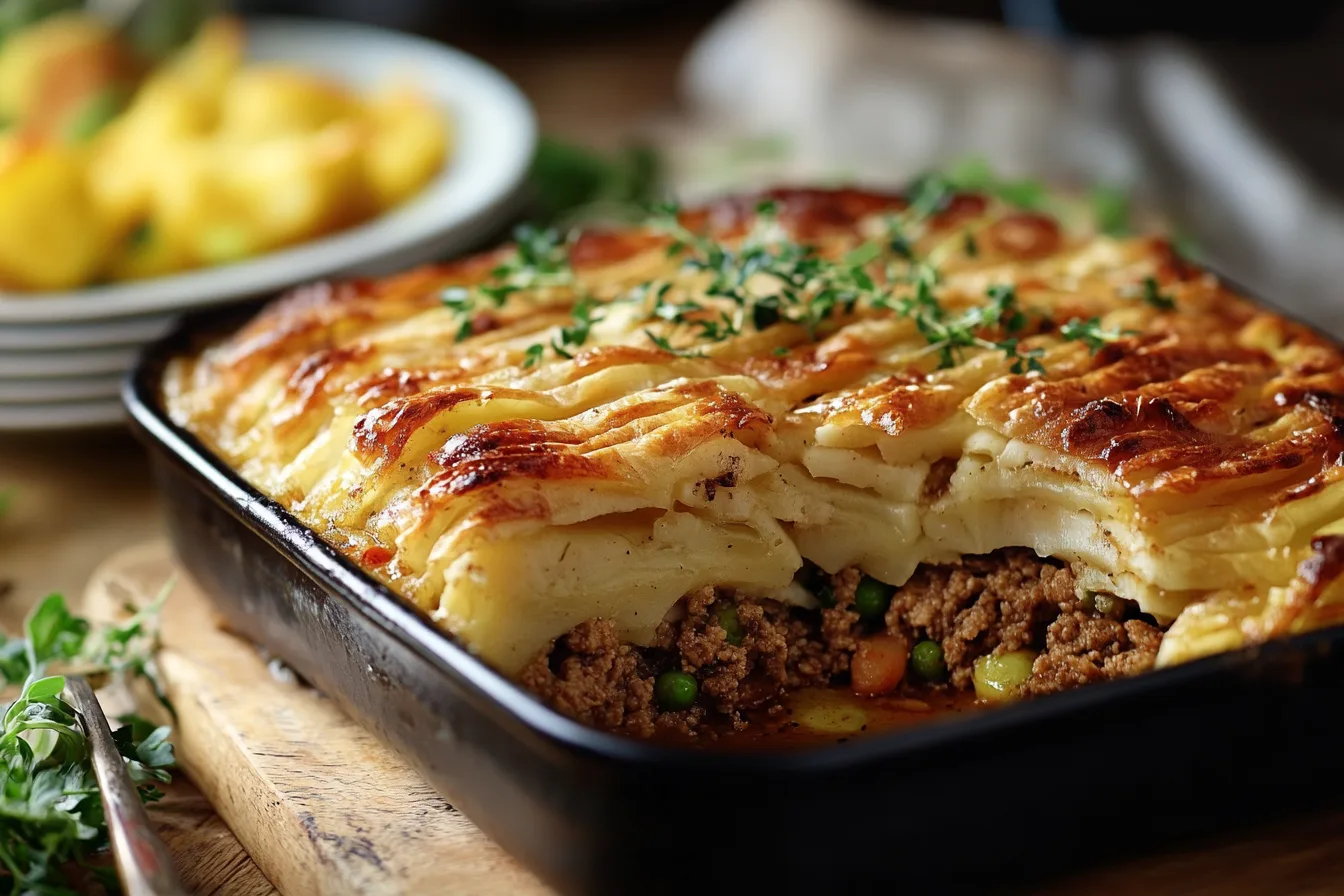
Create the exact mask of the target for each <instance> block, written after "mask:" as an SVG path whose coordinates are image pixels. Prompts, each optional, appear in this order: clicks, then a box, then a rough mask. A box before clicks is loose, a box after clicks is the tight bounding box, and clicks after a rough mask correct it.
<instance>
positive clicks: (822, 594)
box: [811, 580, 835, 609]
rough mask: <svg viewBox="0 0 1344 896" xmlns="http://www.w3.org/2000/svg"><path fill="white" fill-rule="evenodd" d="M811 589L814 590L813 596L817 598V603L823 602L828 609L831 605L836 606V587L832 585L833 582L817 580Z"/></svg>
mask: <svg viewBox="0 0 1344 896" xmlns="http://www.w3.org/2000/svg"><path fill="white" fill-rule="evenodd" d="M811 590H812V596H813V597H815V598H816V599H817V603H819V604H821V605H822V606H823V607H826V608H827V609H830V608H831V607H833V606H835V589H834V588H832V587H831V583H830V582H829V581H826V580H822V581H820V582H817V583H816V584H815V585H813V586H812V589H811Z"/></svg>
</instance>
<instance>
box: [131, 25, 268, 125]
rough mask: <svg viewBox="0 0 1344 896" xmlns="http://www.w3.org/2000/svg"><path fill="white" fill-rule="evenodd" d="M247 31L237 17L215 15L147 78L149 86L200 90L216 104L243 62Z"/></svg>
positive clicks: (210, 103) (204, 98)
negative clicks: (169, 84) (169, 86)
mask: <svg viewBox="0 0 1344 896" xmlns="http://www.w3.org/2000/svg"><path fill="white" fill-rule="evenodd" d="M243 46H244V34H243V26H242V23H241V22H239V21H238V20H237V19H230V18H217V19H211V20H210V21H208V22H206V23H205V24H204V25H202V26H201V29H200V31H198V32H197V33H196V36H195V37H193V38H192V39H191V42H190V43H188V44H187V45H186V46H185V47H183V48H182V49H181V50H180V51H179V52H178V53H177V54H175V55H174V56H173V57H172V58H171V59H169V60H168V61H167V62H166V63H164V64H163V65H162V66H160V67H159V68H158V69H157V70H155V72H154V73H153V74H152V75H151V76H150V77H149V79H148V80H147V81H146V84H145V86H146V87H147V88H152V87H153V86H154V85H157V84H163V83H171V84H175V85H177V86H179V87H182V88H185V89H187V90H190V91H192V92H193V93H195V94H196V96H197V98H198V99H199V100H202V101H204V102H205V103H206V104H207V105H208V106H210V107H211V108H214V107H216V106H217V104H218V102H219V98H220V96H221V95H222V94H223V93H224V90H225V88H226V87H227V86H228V84H229V81H230V80H231V79H232V78H233V77H234V75H236V74H237V73H238V71H239V68H240V67H241V66H242V64H243Z"/></svg>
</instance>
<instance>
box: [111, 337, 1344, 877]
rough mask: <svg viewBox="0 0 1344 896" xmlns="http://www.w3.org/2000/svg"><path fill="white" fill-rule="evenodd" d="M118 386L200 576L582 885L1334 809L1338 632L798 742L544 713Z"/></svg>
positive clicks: (1046, 849) (519, 840) (1144, 840)
mask: <svg viewBox="0 0 1344 896" xmlns="http://www.w3.org/2000/svg"><path fill="white" fill-rule="evenodd" d="M219 327H220V317H219V315H215V316H213V317H202V316H197V318H195V319H192V320H189V321H188V322H186V324H185V325H184V326H183V327H181V328H180V329H179V331H178V332H177V333H176V334H175V335H173V336H170V337H168V338H167V339H165V340H163V341H161V342H160V343H158V344H157V345H155V346H153V347H152V348H151V349H150V350H149V351H148V352H147V353H146V354H145V356H144V357H143V358H142V361H141V363H140V365H139V367H138V368H137V369H136V370H135V371H134V372H133V374H132V376H131V378H130V379H129V380H128V381H127V383H126V387H125V394H124V397H125V401H126V404H127V407H128V408H129V411H130V415H131V419H132V422H133V426H134V428H135V430H136V431H137V433H138V435H139V436H140V438H141V439H142V440H143V441H144V442H145V444H146V445H147V446H148V448H149V449H150V453H151V455H152V459H153V464H154V468H155V474H156V477H157V481H158V483H159V485H160V487H161V490H162V494H163V497H164V500H165V503H166V507H167V513H168V524H169V532H170V533H171V536H172V540H173V543H174V546H175V548H176V550H177V552H178V555H179V557H180V558H181V561H182V563H183V564H184V565H185V567H186V569H187V570H189V571H190V573H191V574H192V575H193V576H194V577H195V578H196V579H197V580H198V581H199V582H200V583H201V585H202V586H203V587H204V588H205V590H206V591H207V592H208V593H209V594H210V595H211V596H212V599H213V600H214V602H215V604H216V606H217V607H218V609H219V610H220V611H221V613H222V614H223V615H224V617H225V618H226V619H227V621H228V623H229V625H230V626H231V627H233V628H234V629H236V630H237V631H239V632H241V633H243V634H245V635H246V636H248V637H250V638H252V639H253V640H255V641H256V642H258V643H260V644H262V645H265V646H266V647H267V648H269V649H270V650H272V651H274V652H276V653H277V654H279V655H280V656H282V657H283V658H284V659H285V660H286V661H287V662H288V663H290V664H291V665H292V666H294V668H296V669H297V670H298V671H299V672H300V673H302V674H303V675H304V676H306V677H307V678H308V680H309V681H311V682H312V683H314V684H315V685H316V686H317V687H318V688H320V689H321V690H323V691H324V692H326V693H327V694H328V695H330V696H331V697H332V698H334V699H335V700H336V701H337V702H338V703H339V704H340V705H341V706H342V707H343V708H344V710H345V711H346V712H348V713H349V714H350V715H351V716H352V717H354V718H355V719H357V720H358V721H359V722H361V723H362V724H363V725H364V726H366V727H367V728H369V729H370V730H371V731H373V732H374V733H375V734H376V735H377V736H378V737H380V738H381V739H382V740H384V741H385V742H386V743H387V744H389V745H390V746H391V747H392V748H394V749H395V750H397V751H398V752H399V753H400V754H401V755H402V756H404V757H405V758H406V759H407V760H409V761H410V762H411V763H412V764H414V765H415V766H416V767H417V768H418V769H419V770H420V771H421V772H422V773H423V774H424V775H425V777H426V778H427V779H428V780H429V781H430V782H431V783H432V784H433V785H434V786H435V787H437V788H438V789H440V790H441V791H442V792H443V793H444V794H445V795H446V796H448V797H449V798H450V799H451V800H453V801H454V802H455V804H456V805H457V806H458V807H459V808H461V809H462V811H463V812H465V813H466V814H467V815H468V816H469V817H470V818H471V819H472V820H473V821H475V822H476V823H477V824H478V825H479V826H480V827H481V828H482V829H483V830H484V831H485V832H486V833H487V834H489V835H490V836H491V837H492V838H494V839H495V840H496V841H498V842H499V843H500V844H501V845H502V846H503V847H504V848H505V849H506V850H508V851H509V852H510V853H512V854H513V855H514V856H516V857H517V858H518V859H520V860H521V861H522V862H523V863H524V864H526V865H527V866H528V867H529V868H531V869H532V870H533V871H535V872H536V873H537V874H538V875H539V876H541V877H542V878H543V879H544V880H546V881H547V882H549V883H550V884H552V885H553V886H555V887H556V888H558V889H559V890H561V891H563V892H566V893H633V892H646V893H657V892H667V893H672V892H682V893H684V892H688V891H689V892H702V891H712V892H727V891H733V892H747V893H754V892H762V891H764V890H766V889H769V890H772V891H776V892H800V893H803V892H806V893H812V894H815V893H818V892H821V893H828V892H839V891H854V890H868V889H875V888H878V887H883V888H886V887H897V886H901V887H909V886H913V885H916V884H921V883H925V884H927V883H933V884H937V885H939V886H940V887H943V888H947V887H948V886H952V887H953V888H954V890H953V891H959V889H960V888H962V887H965V886H968V885H971V884H975V885H977V888H992V889H1000V888H1005V887H1016V886H1020V885H1023V884H1026V883H1029V882H1034V881H1039V880H1040V879H1041V878H1042V877H1053V876H1055V875H1058V874H1059V873H1060V872H1062V871H1064V870H1066V869H1069V868H1073V867H1076V866H1078V865H1080V864H1087V863H1093V862H1098V861H1102V860H1105V859H1108V858H1115V857H1117V856H1120V855H1124V854H1129V853H1132V852H1134V851H1137V850H1147V849H1152V848H1160V847H1161V846H1163V845H1167V844H1172V843H1175V842H1178V841H1180V840H1183V839H1186V838H1188V837H1190V836H1192V835H1196V834H1199V833H1204V832H1208V831H1210V830H1212V829H1214V828H1218V827H1224V826H1228V825H1232V824H1238V823H1245V822H1249V821H1254V820H1258V819H1263V818H1266V817H1268V816H1270V815H1276V814H1281V813H1283V812H1287V811H1295V810H1300V809H1302V808H1305V807H1307V806H1315V805H1321V804H1323V803H1327V802H1329V803H1333V802H1337V801H1339V800H1340V798H1341V796H1344V773H1341V760H1340V748H1341V743H1344V741H1342V740H1341V735H1344V721H1341V719H1344V713H1341V712H1340V708H1341V707H1344V649H1342V648H1344V629H1339V628H1337V629H1332V630H1327V631H1320V632H1314V633H1310V634H1306V635H1301V636H1298V637H1294V638H1291V639H1284V640H1280V641H1277V642H1274V643H1271V644H1268V645H1266V646H1264V647H1262V648H1258V649H1251V650H1243V651H1240V652H1236V653H1229V654H1224V655H1221V656H1216V657H1211V658H1208V659H1204V660H1201V661H1198V662H1194V663H1190V664H1188V665H1184V666H1180V667H1176V668H1172V669H1165V670H1162V671H1157V672H1151V673H1148V674H1145V675H1141V676H1138V677H1136V678H1132V679H1128V680H1123V681H1117V682H1113V683H1108V684H1097V685H1090V686H1088V687H1085V688H1082V689H1079V690H1076V691H1072V692H1068V693H1063V694H1058V695H1054V696H1050V697H1046V698H1042V699H1038V700H1034V701H1028V702H1024V703H1020V704H1016V705H1012V706H1008V707H1005V708H1001V709H997V710H994V711H989V712H984V713H976V714H971V715H966V716H960V717H958V716H952V717H948V718H944V719H934V720H931V721H930V722H929V723H928V724H927V725H925V726H923V727H920V728H916V729H914V730H907V731H902V732H894V733H890V734H880V735H873V736H870V737H867V738H864V739H859V740H856V741H853V742H850V743H845V744H837V745H834V746H828V747H825V748H818V749H814V750H806V751H801V752H783V753H752V754H745V753H744V754H737V753H718V752H712V751H701V750H689V749H673V748H669V747H660V746H656V745H652V744H648V743H644V742H640V741H635V740H631V739H626V738H622V737H618V736H615V735H610V734H606V733H603V732H600V731H595V730H593V729H590V728H586V727H584V726H581V725H579V724H577V723H575V722H572V721H570V720H569V719H566V718H564V717H562V716H560V715H559V714H557V713H555V712H553V711H551V710H550V709H548V708H546V707H545V706H543V705H541V704H540V703H539V702H537V701H536V700H534V699H533V698H532V697H531V696H529V695H528V694H526V693H525V692H523V691H522V690H520V689H519V688H518V687H516V686H515V685H514V684H513V683H512V682H510V681H509V680H508V679H506V678H505V677H503V676H501V675H500V674H498V673H496V672H495V671H494V670H492V669H490V668H489V667H488V666H486V665H484V664H483V663H481V662H480V661H479V660H477V659H475V658H474V657H473V656H472V655H471V654H470V653H468V652H467V651H466V650H465V649H463V648H462V647H461V646H460V645H458V644H457V643H455V642H454V641H453V640H452V639H451V638H450V637H449V636H447V635H446V634H445V633H444V632H443V631H442V630H440V629H439V628H437V627H436V626H435V625H434V624H433V622H431V621H430V620H429V618H428V617H427V616H425V615H424V614H423V613H421V612H419V611H418V610H416V609H415V608H413V607H412V606H410V605H409V604H407V603H406V602H404V601H403V600H402V599H401V598H399V597H398V596H397V595H396V594H394V593H393V592H391V591H390V590H389V589H387V588H385V587H384V586H382V585H381V584H379V583H378V582H376V581H375V580H373V579H372V578H370V577H369V576H367V575H365V574H364V573H363V572H362V571H361V570H360V569H359V568H357V567H356V566H355V565H354V564H352V563H351V562H349V561H348V560H347V559H346V558H345V557H344V556H342V555H341V554H340V553H339V552H337V551H336V550H334V549H333V548H331V547H329V546H328V545H327V544H326V543H324V542H323V541H322V540H320V539H319V538H318V537H317V536H316V535H315V534H314V533H313V532H312V531H310V530H309V529H307V528H305V527H304V526H303V525H302V524H300V523H299V522H298V521H297V520H296V519H295V518H294V517H292V516H290V515H289V514H288V513H287V512H286V511H285V510H284V509H283V508H281V507H280V506H279V505H278V504H276V503H274V502H273V501H271V500H269V499H267V498H266V497H264V496H262V495H261V494H260V493H258V492H257V491H256V490H255V489H253V488H252V487H251V486H249V485H248V484H247V483H245V482H244V481H243V480H242V479H240V478H239V477H238V476H237V475H236V474H235V473H234V472H232V471H231V470H230V469H228V468H227V467H225V466H224V465H223V464H222V463H221V462H220V461H219V460H218V459H217V458H215V457H214V456H213V455H212V454H211V453H210V452H209V450H207V449H206V448H205V447H204V446H203V445H202V444H200V443H199V442H198V441H197V440H196V439H195V438H194V437H193V436H191V435H190V434H188V433H187V432H185V431H183V430H182V429H180V428H179V427H177V426H175V425H174V424H173V423H172V422H171V421H170V420H169V419H168V417H167V416H166V414H165V413H164V411H163V409H162V407H161V404H160V400H159V382H160V378H161V375H162V372H163V368H164V364H165V363H166V361H167V360H168V359H169V358H170V357H171V356H172V355H174V354H176V353H178V352H181V351H185V350H187V349H188V348H189V347H190V343H191V341H192V339H193V338H194V336H195V337H198V336H199V335H200V334H202V333H208V332H212V331H213V332H218V331H219Z"/></svg>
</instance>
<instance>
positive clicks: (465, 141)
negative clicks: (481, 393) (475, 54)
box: [0, 20, 536, 431]
mask: <svg viewBox="0 0 1344 896" xmlns="http://www.w3.org/2000/svg"><path fill="white" fill-rule="evenodd" d="M248 55H249V56H250V57H252V58H255V59H258V60H266V61H281V62H286V63H293V64H296V65H299V66H303V67H305V68H309V69H313V70H316V71H320V72H325V73H327V74H329V75H330V76H332V77H334V78H339V79H341V80H343V81H345V82H347V83H351V84H353V85H355V86H356V87H364V88H367V87H371V86H373V85H375V84H377V83H379V82H380V81H382V80H383V79H385V78H388V77H391V76H397V77H405V78H409V79H412V80H413V81H414V82H415V83H416V84H417V86H418V87H419V88H420V89H421V90H422V91H423V92H425V93H426V94H427V95H429V96H431V97H433V98H434V99H436V100H437V101H438V102H440V103H441V104H442V105H443V107H444V109H445V112H446V114H448V115H449V116H450V117H451V119H452V129H453V134H454V140H455V145H454V147H453V154H452V157H451V159H450V160H449V163H448V165H447V166H446V167H445V169H444V171H443V172H442V173H441V174H440V175H439V176H438V177H437V178H436V179H435V180H434V181H433V182H431V183H430V184H429V185H428V186H426V188H425V189H424V191H423V192H421V193H420V194H419V195H417V196H416V197H415V198H414V199H413V200H411V201H410V202H408V203H407V204H405V205H403V206H401V207H399V208H397V209H396V210H394V211H392V212H390V213H388V214H386V215H383V216H382V217H380V218H377V219H375V220H373V221H370V222H368V223H367V224H363V225H361V226H359V227H354V228H351V229H349V230H345V231H342V232H341V233H338V234H335V235H333V236H330V237H326V238H324V239H321V240H315V241H313V242H310V243H305V244H303V245H301V246H296V247H294V248H292V249H286V250H284V251H281V252H273V253H271V254H269V255H265V256H261V257H259V258H256V259H253V260H250V261H244V262H239V263H237V264H233V265H228V266H226V267H219V268H212V269H209V270H203V271H194V272H190V273H186V274H180V275H176V276H171V277H161V278H157V279H154V280H144V281H138V282H133V283H124V284H116V285H110V286H98V287H93V288H90V289H84V290H78V291H75V292H64V293H33V294H22V295H19V294H13V293H2V292H0V431H5V430H9V431H13V430H37V429H62V428H72V427H86V426H105V425H115V424H118V423H120V421H121V420H122V412H121V402H120V400H119V398H118V390H119V388H120V383H121V380H122V379H123V378H124V376H125V374H126V372H127V371H128V370H129V369H130V368H131V366H132V365H133V364H134V362H135V359H136V357H137V355H138V353H139V349H140V348H141V347H143V346H144V345H145V344H146V343H148V342H151V341H153V340H155V339H157V338H159V337H160V336H162V335H164V334H165V333H167V332H168V331H169V330H170V329H171V328H172V326H173V323H174V321H175V320H176V319H177V317H178V316H179V315H181V314H182V313H184V312H187V311H192V310H197V309H201V308H206V307H210V306H214V305H221V304H226V303H228V302H236V301H239V300H243V299H248V298H253V297H256V296H263V295H268V294H274V293H277V292H279V291H281V290H283V289H285V288H286V287H289V286H292V285H294V284H297V283H302V282H305V281H308V280H315V279H320V278H323V277H329V276H334V275H344V274H353V273H360V274H370V275H380V274H387V273H392V272H394V271H397V270H401V269H404V268H406V267H410V266H412V265H415V264H419V263H421V262H425V261H430V260H433V259H436V258H442V257H445V256H447V255H449V254H451V253H453V252H454V251H458V250H461V249H463V248H466V247H468V246H471V245H473V244H475V243H477V242H479V241H480V240H482V239H483V238H484V237H486V236H488V235H489V234H491V233H493V232H494V231H495V230H496V229H497V228H499V227H500V226H501V225H502V224H503V223H504V221H505V220H506V219H507V218H508V217H509V216H510V215H512V214H513V213H514V212H515V210H516V208H515V207H516V200H517V199H518V198H519V190H520V188H521V186H522V183H523V180H524V178H525V177H526V174H527V167H528V165H529V163H530V162H531V159H532V154H533V152H534V150H535V148H536V124H535V119H534V116H533V114H532V110H531V107H530V106H529V105H528V103H527V100H526V99H524V98H523V96H522V94H521V93H519V91H518V90H517V88H515V87H514V86H513V84H511V83H510V82H509V81H508V80H507V79H505V78H504V77H503V76H502V75H500V74H499V73H498V72H496V71H495V70H494V69H492V68H490V67H489V66H487V65H485V64H484V63H482V62H480V61H479V60H477V59H474V58H472V57H471V56H467V55H465V54H463V53H459V52H458V51H456V50H452V49H449V48H447V47H444V46H441V45H439V44H436V43H432V42H430V41H426V40H421V39H419V38H415V37H409V36H406V35H401V34H395V33H392V32H388V31H380V30H378V29H375V28H367V27H363V26H357V25H345V24H337V23H327V22H304V21H288V20H267V21H261V22H249V23H248Z"/></svg>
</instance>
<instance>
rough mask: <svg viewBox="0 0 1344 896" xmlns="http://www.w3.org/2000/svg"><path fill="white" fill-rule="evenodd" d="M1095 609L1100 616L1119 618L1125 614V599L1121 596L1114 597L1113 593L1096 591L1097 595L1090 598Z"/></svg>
mask: <svg viewBox="0 0 1344 896" xmlns="http://www.w3.org/2000/svg"><path fill="white" fill-rule="evenodd" d="M1092 604H1093V606H1094V607H1095V608H1096V611H1097V612H1098V613H1100V614H1101V615H1102V616H1109V617H1110V618H1111V619H1120V618H1122V617H1123V616H1124V615H1125V601H1124V599H1123V598H1119V597H1116V596H1115V595H1114V594H1106V593H1104V592H1100V591H1098V592H1097V596H1096V597H1095V598H1093V600H1092Z"/></svg>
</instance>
